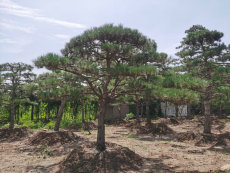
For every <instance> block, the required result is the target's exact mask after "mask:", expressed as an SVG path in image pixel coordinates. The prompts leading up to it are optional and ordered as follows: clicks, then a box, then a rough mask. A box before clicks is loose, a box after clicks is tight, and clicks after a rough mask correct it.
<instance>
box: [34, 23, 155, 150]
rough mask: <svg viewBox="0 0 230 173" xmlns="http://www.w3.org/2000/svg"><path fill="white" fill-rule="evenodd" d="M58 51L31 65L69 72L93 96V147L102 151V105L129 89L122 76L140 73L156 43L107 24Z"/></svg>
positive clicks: (134, 31) (152, 56) (90, 31)
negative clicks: (96, 112) (95, 103)
mask: <svg viewBox="0 0 230 173" xmlns="http://www.w3.org/2000/svg"><path fill="white" fill-rule="evenodd" d="M62 54H63V56H58V55H55V54H52V53H50V54H47V55H46V56H42V57H40V58H39V59H38V60H36V61H35V65H36V66H38V67H46V68H48V69H59V70H63V71H67V72H70V73H73V74H75V75H77V76H78V77H80V78H81V80H82V82H84V83H86V84H87V85H88V87H89V88H90V89H91V91H92V93H93V94H94V95H95V96H97V98H98V103H99V111H100V112H99V117H98V134H97V149H98V150H100V151H103V150H105V126H104V116H105V113H106V107H107V105H108V104H109V103H110V102H111V100H114V99H116V98H118V97H120V96H121V95H124V94H127V93H129V92H132V91H133V89H127V90H126V89H125V88H124V86H126V85H127V81H126V79H127V78H128V77H129V76H131V75H133V74H138V73H141V71H140V68H139V66H140V65H141V64H145V63H146V62H148V61H152V60H153V59H154V58H155V55H156V43H155V42H154V41H153V40H150V39H148V38H147V37H146V36H144V35H142V34H141V33H140V32H138V31H137V30H132V29H130V28H124V27H123V26H113V25H111V24H109V25H104V26H102V27H96V28H92V29H90V30H87V31H85V32H84V33H83V34H81V35H79V36H77V37H74V38H72V39H71V40H70V42H69V43H67V44H66V46H65V48H64V49H63V50H62Z"/></svg>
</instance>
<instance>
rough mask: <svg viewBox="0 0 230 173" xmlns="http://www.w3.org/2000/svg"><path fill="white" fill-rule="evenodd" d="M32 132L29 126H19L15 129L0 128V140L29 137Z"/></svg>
mask: <svg viewBox="0 0 230 173" xmlns="http://www.w3.org/2000/svg"><path fill="white" fill-rule="evenodd" d="M30 134H32V132H31V131H30V130H29V129H28V128H27V127H18V128H14V129H12V130H11V129H9V128H2V129H0V141H6V140H9V141H16V140H20V139H21V138H24V137H28V136H29V135H30Z"/></svg>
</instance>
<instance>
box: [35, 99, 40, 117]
mask: <svg viewBox="0 0 230 173" xmlns="http://www.w3.org/2000/svg"><path fill="white" fill-rule="evenodd" d="M39 114H40V103H39V104H38V106H37V110H36V115H37V121H39Z"/></svg>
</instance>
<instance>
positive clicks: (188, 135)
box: [175, 131, 197, 142]
mask: <svg viewBox="0 0 230 173" xmlns="http://www.w3.org/2000/svg"><path fill="white" fill-rule="evenodd" d="M196 137H197V135H196V134H195V133H194V132H191V131H189V132H185V133H181V134H179V135H178V136H177V137H176V139H175V140H176V141H178V142H184V141H192V140H195V139H196Z"/></svg>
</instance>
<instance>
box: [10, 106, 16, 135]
mask: <svg viewBox="0 0 230 173" xmlns="http://www.w3.org/2000/svg"><path fill="white" fill-rule="evenodd" d="M14 116H15V104H14V103H11V106H10V129H11V130H13V129H14Z"/></svg>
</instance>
